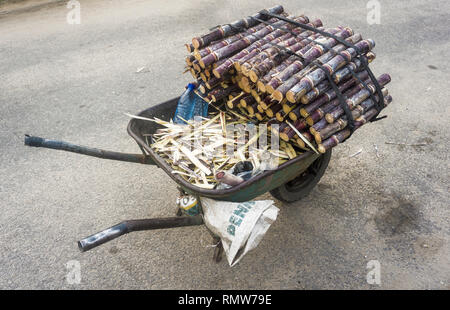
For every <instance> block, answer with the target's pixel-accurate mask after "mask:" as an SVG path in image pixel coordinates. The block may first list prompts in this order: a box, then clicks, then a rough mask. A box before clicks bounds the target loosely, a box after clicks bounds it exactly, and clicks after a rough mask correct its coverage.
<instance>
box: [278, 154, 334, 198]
mask: <svg viewBox="0 0 450 310" xmlns="http://www.w3.org/2000/svg"><path fill="white" fill-rule="evenodd" d="M330 158H331V149H330V150H328V151H327V152H326V153H325V154H323V155H321V156H320V157H319V158H317V159H316V160H315V161H314V162H313V163H312V164H311V165H310V166H309V167H308V169H306V170H305V171H304V172H303V173H302V174H300V175H299V176H298V177H296V178H295V179H293V180H291V181H289V182H287V183H285V184H283V185H281V186H280V187H277V188H275V189H273V190H271V191H270V194H271V195H272V196H273V197H275V198H276V199H278V200H280V201H283V202H294V201H298V200H300V199H302V198H303V197H306V196H307V195H308V194H309V193H310V192H311V190H312V189H313V188H314V186H316V185H317V183H319V181H320V178H322V176H323V174H324V173H325V170H326V169H327V167H328V163H329V162H330Z"/></svg>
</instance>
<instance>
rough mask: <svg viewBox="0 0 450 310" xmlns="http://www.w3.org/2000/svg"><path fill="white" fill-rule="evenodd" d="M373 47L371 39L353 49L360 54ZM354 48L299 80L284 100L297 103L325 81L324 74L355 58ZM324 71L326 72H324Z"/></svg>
mask: <svg viewBox="0 0 450 310" xmlns="http://www.w3.org/2000/svg"><path fill="white" fill-rule="evenodd" d="M374 46H375V41H373V40H371V39H367V40H363V41H360V42H358V43H357V44H355V47H356V48H357V49H359V50H360V51H361V53H364V54H365V53H367V52H369V51H370V50H371V49H372V48H373V47H374ZM356 55H357V54H356V49H355V48H348V49H346V50H345V51H342V52H340V53H339V54H337V55H336V56H334V57H333V58H332V59H331V60H330V61H328V62H327V63H325V64H324V65H323V68H324V69H322V68H318V69H316V70H314V71H313V72H311V73H310V74H308V75H307V76H306V77H304V78H303V79H301V80H300V82H299V83H298V84H296V85H295V86H294V87H293V88H291V89H290V90H289V91H288V92H287V93H286V98H287V99H288V100H289V101H290V102H298V101H299V100H300V98H301V97H303V96H304V95H305V94H306V93H307V92H308V91H310V90H311V89H312V88H313V87H314V86H315V85H317V84H318V83H320V82H321V81H323V80H324V79H326V72H327V73H329V74H330V75H331V74H333V73H334V72H336V71H337V70H339V69H340V68H342V67H343V66H345V65H346V64H347V63H348V62H350V61H351V60H352V59H353V58H354V57H355V56H356ZM325 70H326V71H325Z"/></svg>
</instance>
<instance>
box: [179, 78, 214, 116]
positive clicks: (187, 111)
mask: <svg viewBox="0 0 450 310" xmlns="http://www.w3.org/2000/svg"><path fill="white" fill-rule="evenodd" d="M194 89H195V84H191V83H189V84H188V86H187V89H186V90H185V92H184V93H183V94H182V95H181V97H180V99H179V100H178V106H177V109H176V111H175V115H174V117H173V122H174V123H176V124H186V122H185V121H184V120H187V121H188V120H191V119H193V118H194V117H195V116H203V117H206V116H208V103H207V102H206V101H205V100H203V99H202V98H201V97H200V96H198V95H197V94H196V93H195V92H194Z"/></svg>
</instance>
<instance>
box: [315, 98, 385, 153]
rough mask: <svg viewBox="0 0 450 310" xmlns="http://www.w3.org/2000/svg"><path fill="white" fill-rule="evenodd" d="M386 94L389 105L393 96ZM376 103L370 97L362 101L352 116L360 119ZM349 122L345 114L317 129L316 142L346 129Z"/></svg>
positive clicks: (320, 141)
mask: <svg viewBox="0 0 450 310" xmlns="http://www.w3.org/2000/svg"><path fill="white" fill-rule="evenodd" d="M385 93H386V95H384V94H383V95H384V96H385V97H384V104H385V106H387V105H388V104H389V103H391V101H392V97H391V96H389V95H387V92H385ZM374 105H375V104H374V103H373V100H371V99H368V100H366V101H364V102H362V103H361V104H360V105H358V106H356V107H355V108H354V110H352V117H353V119H358V118H359V117H360V116H362V115H363V114H364V113H366V112H367V111H369V110H370V109H371V108H373V106H374ZM347 124H348V120H347V117H346V116H343V117H342V118H339V119H337V120H336V121H335V122H334V123H331V124H328V125H327V126H326V127H325V128H323V129H321V130H319V131H317V132H316V133H315V134H314V138H315V140H316V142H317V143H318V144H319V143H322V140H325V139H327V138H328V137H330V136H331V135H332V134H334V133H336V132H338V131H340V130H342V129H344V128H345V127H346V126H347Z"/></svg>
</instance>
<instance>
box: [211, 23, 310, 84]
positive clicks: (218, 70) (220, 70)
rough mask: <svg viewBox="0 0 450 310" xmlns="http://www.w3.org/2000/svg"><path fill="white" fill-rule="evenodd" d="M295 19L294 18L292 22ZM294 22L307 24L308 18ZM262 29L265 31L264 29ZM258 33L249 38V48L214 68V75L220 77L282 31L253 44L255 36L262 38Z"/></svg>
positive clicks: (279, 30)
mask: <svg viewBox="0 0 450 310" xmlns="http://www.w3.org/2000/svg"><path fill="white" fill-rule="evenodd" d="M295 19H296V18H294V20H295ZM296 21H297V22H302V23H307V22H308V18H307V17H306V16H300V17H297V20H296ZM280 25H283V24H282V23H280V24H278V23H275V24H274V26H275V27H278V26H280ZM267 27H270V26H267ZM293 27H295V26H292V25H287V27H286V29H292V28H293ZM272 28H273V27H272ZM264 29H266V28H264ZM264 29H262V30H260V31H259V32H263V30H264ZM259 32H257V33H255V35H254V36H251V38H250V39H251V40H249V42H253V44H249V46H248V47H247V48H245V49H242V50H241V51H240V52H239V53H237V54H236V55H234V56H233V57H230V58H229V59H227V61H225V62H224V63H223V64H221V65H220V66H218V67H217V68H215V69H214V70H213V73H214V75H216V76H221V75H222V74H223V73H225V72H227V71H228V70H229V69H230V68H231V67H233V66H234V63H235V62H236V61H238V60H240V59H241V58H243V57H245V56H246V55H247V54H249V53H251V52H252V51H253V50H254V49H257V48H260V47H262V46H264V45H265V44H267V43H269V42H270V41H272V40H274V38H277V37H279V36H281V35H282V34H283V30H281V29H277V30H275V31H273V33H269V35H268V37H267V38H264V37H263V38H262V39H261V40H256V42H255V40H254V38H255V37H257V36H259V37H262V35H261V33H259ZM238 42H239V41H238ZM208 56H209V55H208ZM208 56H207V57H208ZM209 61H210V60H209Z"/></svg>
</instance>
